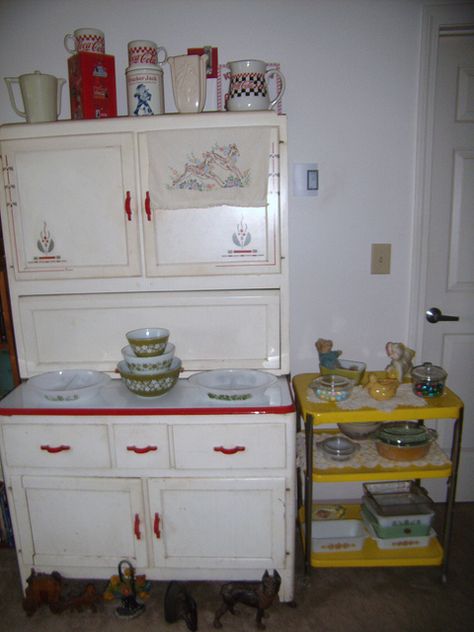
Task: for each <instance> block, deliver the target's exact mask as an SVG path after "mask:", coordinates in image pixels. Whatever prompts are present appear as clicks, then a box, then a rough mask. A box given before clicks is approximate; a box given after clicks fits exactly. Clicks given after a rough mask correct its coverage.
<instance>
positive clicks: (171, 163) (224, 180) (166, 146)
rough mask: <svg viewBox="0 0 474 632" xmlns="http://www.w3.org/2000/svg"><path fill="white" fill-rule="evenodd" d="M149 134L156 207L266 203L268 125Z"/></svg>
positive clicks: (149, 160) (150, 177)
mask: <svg viewBox="0 0 474 632" xmlns="http://www.w3.org/2000/svg"><path fill="white" fill-rule="evenodd" d="M147 140H148V162H149V174H148V178H149V180H148V182H149V187H150V198H151V202H152V205H153V207H154V208H159V209H182V208H208V207H210V206H221V205H227V206H246V207H249V206H250V207H251V206H254V207H262V206H265V205H266V204H267V188H268V171H269V155H270V128H267V127H235V128H234V127H227V128H220V129H193V130H173V131H168V130H165V131H159V132H152V133H149V134H147Z"/></svg>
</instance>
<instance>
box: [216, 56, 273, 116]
mask: <svg viewBox="0 0 474 632" xmlns="http://www.w3.org/2000/svg"><path fill="white" fill-rule="evenodd" d="M226 66H227V67H228V68H229V70H230V83H229V92H228V93H227V95H226V109H227V110H230V111H234V112H242V111H245V112H246V111H248V110H271V109H272V108H273V107H275V105H276V104H277V103H278V102H279V101H280V100H281V97H282V96H283V93H284V91H285V77H284V76H283V75H282V73H281V72H280V71H279V70H277V69H270V70H267V68H268V65H267V63H266V62H265V61H261V60H259V59H242V60H239V61H229V62H228V63H227V64H226ZM271 75H277V76H278V77H279V79H280V90H279V92H278V94H277V95H276V97H275V98H274V99H273V100H270V96H269V93H268V85H267V81H266V78H267V77H269V76H271Z"/></svg>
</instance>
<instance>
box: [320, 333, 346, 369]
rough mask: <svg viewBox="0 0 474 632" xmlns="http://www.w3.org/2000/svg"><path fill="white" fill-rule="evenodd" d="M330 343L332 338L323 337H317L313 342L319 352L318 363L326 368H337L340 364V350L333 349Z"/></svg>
mask: <svg viewBox="0 0 474 632" xmlns="http://www.w3.org/2000/svg"><path fill="white" fill-rule="evenodd" d="M332 344H333V343H332V340H325V339H324V338H318V339H317V340H316V342H315V343H314V346H315V347H316V349H317V351H318V354H319V364H320V365H321V366H324V367H326V368H327V369H337V368H339V367H340V366H341V365H340V363H339V360H338V357H339V356H340V355H341V354H342V351H334V350H333V348H332Z"/></svg>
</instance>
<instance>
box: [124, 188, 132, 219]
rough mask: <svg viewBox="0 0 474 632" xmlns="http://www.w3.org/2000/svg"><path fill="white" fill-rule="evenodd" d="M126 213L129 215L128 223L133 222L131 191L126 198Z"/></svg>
mask: <svg viewBox="0 0 474 632" xmlns="http://www.w3.org/2000/svg"><path fill="white" fill-rule="evenodd" d="M125 213H126V214H127V217H128V221H129V222H131V221H132V207H131V196H130V191H127V195H126V197H125Z"/></svg>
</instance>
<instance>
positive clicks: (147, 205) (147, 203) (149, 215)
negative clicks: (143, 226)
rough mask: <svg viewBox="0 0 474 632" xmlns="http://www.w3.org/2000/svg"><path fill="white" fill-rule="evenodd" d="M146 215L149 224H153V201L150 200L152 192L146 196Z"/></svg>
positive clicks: (148, 192)
mask: <svg viewBox="0 0 474 632" xmlns="http://www.w3.org/2000/svg"><path fill="white" fill-rule="evenodd" d="M145 213H146V217H147V219H148V221H149V222H151V200H150V191H147V192H146V195H145Z"/></svg>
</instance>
